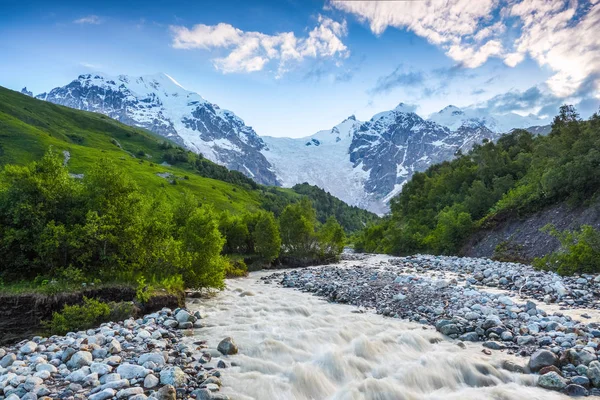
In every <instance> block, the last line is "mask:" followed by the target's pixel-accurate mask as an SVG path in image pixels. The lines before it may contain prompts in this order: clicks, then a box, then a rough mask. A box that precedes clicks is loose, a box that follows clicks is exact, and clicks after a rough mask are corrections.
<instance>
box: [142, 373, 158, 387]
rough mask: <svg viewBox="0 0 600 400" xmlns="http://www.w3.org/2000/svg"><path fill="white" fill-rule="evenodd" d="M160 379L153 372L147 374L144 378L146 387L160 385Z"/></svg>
mask: <svg viewBox="0 0 600 400" xmlns="http://www.w3.org/2000/svg"><path fill="white" fill-rule="evenodd" d="M159 382H160V381H159V380H158V378H157V377H156V376H155V375H153V374H148V375H147V376H146V378H144V387H145V388H146V389H152V388H155V387H156V386H158V383H159Z"/></svg>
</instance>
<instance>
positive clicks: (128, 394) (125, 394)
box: [117, 387, 144, 399]
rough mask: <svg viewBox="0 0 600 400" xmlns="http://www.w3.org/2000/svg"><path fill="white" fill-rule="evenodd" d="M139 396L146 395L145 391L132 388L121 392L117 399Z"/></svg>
mask: <svg viewBox="0 0 600 400" xmlns="http://www.w3.org/2000/svg"><path fill="white" fill-rule="evenodd" d="M138 394H144V389H142V388H141V387H132V388H128V389H122V390H119V392H118V393H117V399H123V398H129V397H131V396H135V395H138Z"/></svg>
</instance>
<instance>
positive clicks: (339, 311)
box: [187, 272, 569, 400]
mask: <svg viewBox="0 0 600 400" xmlns="http://www.w3.org/2000/svg"><path fill="white" fill-rule="evenodd" d="M269 273H270V272H269ZM269 273H266V272H257V273H252V274H250V276H249V277H247V278H241V279H236V280H229V281H228V282H227V285H228V288H227V289H226V290H225V291H223V292H221V293H219V294H218V295H217V296H215V297H214V298H210V299H203V300H201V301H200V304H194V303H193V302H191V303H190V304H188V306H189V307H190V308H191V309H198V308H202V309H203V310H204V311H205V312H206V313H207V318H206V319H204V320H203V322H205V324H206V328H203V329H199V330H197V331H196V336H194V337H190V338H188V339H187V340H189V341H195V340H200V339H202V340H207V341H208V344H209V346H210V347H211V348H216V346H217V344H218V343H219V341H220V340H221V339H223V338H224V337H226V336H231V337H233V338H234V341H235V342H236V343H237V344H238V346H239V354H237V355H234V356H231V357H229V358H228V361H230V362H231V363H233V364H234V366H233V367H231V368H228V369H226V370H224V371H223V377H222V381H223V389H222V393H225V394H227V395H229V396H230V397H231V398H232V399H240V400H247V399H256V400H270V399H281V400H283V399H298V400H305V399H306V400H308V399H315V400H321V399H336V400H350V399H352V400H358V399H366V400H402V399H411V400H412V399H461V400H462V399H473V400H475V399H477V400H480V399H499V400H508V399H540V400H542V399H543V400H550V399H568V398H569V397H567V396H564V395H561V394H559V393H556V392H550V391H547V390H543V389H540V388H537V387H535V381H536V377H535V376H534V375H524V374H517V373H511V372H508V371H506V370H504V369H502V368H501V367H500V365H502V361H503V360H505V359H507V358H508V357H509V356H508V355H506V354H503V353H500V352H493V354H492V356H487V355H485V354H483V353H482V352H481V350H482V347H481V345H479V344H476V343H467V344H466V346H467V348H466V349H462V348H461V347H459V346H457V345H456V344H455V343H454V342H452V341H449V340H443V339H442V336H441V335H440V334H438V333H437V332H436V331H435V329H433V328H431V327H427V328H424V327H423V326H422V325H419V324H415V323H410V322H407V321H403V320H399V319H393V318H384V317H381V316H379V315H376V314H372V313H357V309H356V308H355V307H352V306H348V305H341V304H331V303H328V302H326V301H325V300H323V299H321V298H318V297H315V296H312V295H310V294H307V293H302V292H299V291H296V290H292V289H286V288H282V287H280V286H278V285H275V284H264V283H263V282H262V281H261V280H260V277H261V276H265V275H268V274H269ZM513 360H514V361H517V362H520V363H521V364H523V363H524V362H525V359H522V358H521V359H516V358H515V359H513Z"/></svg>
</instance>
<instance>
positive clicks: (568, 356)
mask: <svg viewBox="0 0 600 400" xmlns="http://www.w3.org/2000/svg"><path fill="white" fill-rule="evenodd" d="M595 360H597V357H596V355H595V354H592V353H590V352H589V351H587V350H580V351H577V350H575V349H569V350H567V351H565V352H564V353H563V354H562V355H561V357H560V363H561V365H566V364H573V365H574V366H578V365H588V364H589V363H591V362H592V361H595Z"/></svg>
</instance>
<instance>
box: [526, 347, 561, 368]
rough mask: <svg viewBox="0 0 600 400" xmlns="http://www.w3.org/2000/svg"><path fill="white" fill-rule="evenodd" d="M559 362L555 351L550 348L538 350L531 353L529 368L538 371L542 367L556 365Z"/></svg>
mask: <svg viewBox="0 0 600 400" xmlns="http://www.w3.org/2000/svg"><path fill="white" fill-rule="evenodd" d="M557 363H558V358H557V357H556V355H555V354H554V353H552V352H551V351H549V350H537V351H536V352H535V353H533V354H532V355H531V358H530V359H529V369H530V370H531V371H532V372H538V371H539V370H540V369H542V368H544V367H547V366H550V365H556V364H557Z"/></svg>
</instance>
